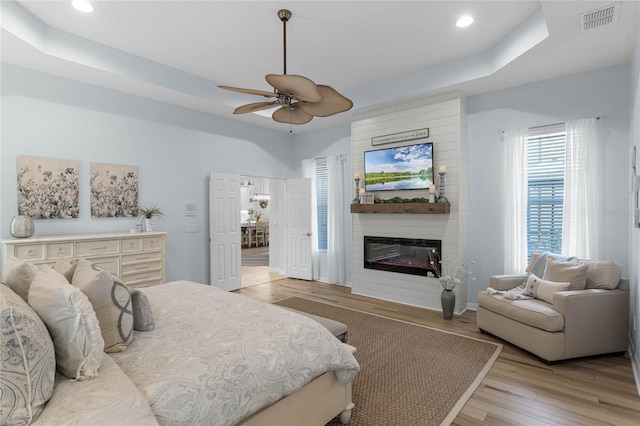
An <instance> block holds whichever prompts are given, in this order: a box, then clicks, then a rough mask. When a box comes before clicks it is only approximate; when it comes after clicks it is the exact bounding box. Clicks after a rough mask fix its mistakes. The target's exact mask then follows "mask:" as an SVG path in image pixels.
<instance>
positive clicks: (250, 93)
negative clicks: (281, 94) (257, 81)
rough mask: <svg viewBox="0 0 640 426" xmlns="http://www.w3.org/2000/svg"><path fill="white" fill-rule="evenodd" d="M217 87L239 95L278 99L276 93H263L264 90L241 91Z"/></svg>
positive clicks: (240, 88) (234, 88)
mask: <svg viewBox="0 0 640 426" xmlns="http://www.w3.org/2000/svg"><path fill="white" fill-rule="evenodd" d="M218 87H219V88H221V89H224V90H231V91H232V92H240V93H246V94H248V95H258V96H264V97H265V98H277V97H278V94H277V93H273V92H265V91H264V90H254V89H243V88H242V87H232V86H218Z"/></svg>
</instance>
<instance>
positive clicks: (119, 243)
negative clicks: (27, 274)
mask: <svg viewBox="0 0 640 426" xmlns="http://www.w3.org/2000/svg"><path fill="white" fill-rule="evenodd" d="M165 244H166V232H145V233H144V234H131V233H112V234H79V235H59V236H45V237H37V238H30V239H28V240H25V239H21V240H18V239H10V240H3V241H2V245H3V250H2V258H1V260H2V265H4V263H5V262H6V260H7V258H8V257H9V256H15V257H17V258H19V259H22V260H24V261H27V262H31V263H35V264H45V265H50V266H53V265H55V263H56V261H57V260H58V258H59V257H60V256H64V257H69V258H79V257H84V258H86V259H87V260H89V261H91V262H92V263H93V264H95V265H97V266H99V267H101V268H102V269H106V270H107V271H110V272H112V273H114V274H116V275H118V276H120V277H122V280H123V281H124V282H125V284H127V285H128V286H129V287H146V286H150V285H156V284H162V283H164V282H165V281H166V265H165V252H166V249H165Z"/></svg>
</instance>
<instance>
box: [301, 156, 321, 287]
mask: <svg viewBox="0 0 640 426" xmlns="http://www.w3.org/2000/svg"><path fill="white" fill-rule="evenodd" d="M302 177H304V178H310V179H311V226H312V227H313V229H312V231H311V263H312V266H313V268H312V269H313V270H312V273H311V274H312V275H311V279H312V280H315V279H317V278H318V276H319V273H318V271H319V267H318V231H317V229H318V227H317V223H318V197H317V195H316V160H315V158H309V159H307V160H302Z"/></svg>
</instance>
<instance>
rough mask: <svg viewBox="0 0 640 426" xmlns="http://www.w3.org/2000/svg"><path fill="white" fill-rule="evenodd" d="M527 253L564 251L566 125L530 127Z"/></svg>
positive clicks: (529, 255) (528, 254)
mask: <svg viewBox="0 0 640 426" xmlns="http://www.w3.org/2000/svg"><path fill="white" fill-rule="evenodd" d="M527 161H528V175H527V177H528V179H527V182H528V194H527V256H528V258H531V253H532V252H533V251H550V252H554V253H560V252H561V248H562V205H563V195H562V193H563V189H564V162H565V127H564V124H559V125H552V126H545V127H543V128H538V129H535V130H530V131H529V141H528V153H527Z"/></svg>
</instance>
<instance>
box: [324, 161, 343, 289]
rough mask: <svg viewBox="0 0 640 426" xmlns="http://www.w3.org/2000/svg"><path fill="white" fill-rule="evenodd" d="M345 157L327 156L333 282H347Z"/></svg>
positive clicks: (330, 274)
mask: <svg viewBox="0 0 640 426" xmlns="http://www.w3.org/2000/svg"><path fill="white" fill-rule="evenodd" d="M343 165H344V158H343V157H342V156H341V155H338V156H328V157H327V178H328V182H327V184H328V185H327V269H328V271H327V279H328V281H329V283H331V284H342V285H344V284H346V282H347V271H346V269H347V265H346V263H345V261H346V251H347V248H346V240H345V239H346V237H345V223H344V214H345V212H346V211H347V206H346V203H345V195H346V194H345V182H344V166H343Z"/></svg>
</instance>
